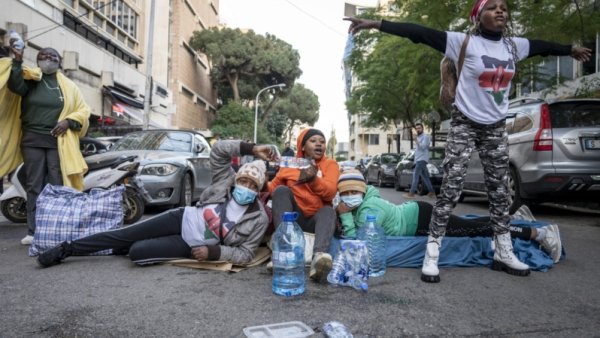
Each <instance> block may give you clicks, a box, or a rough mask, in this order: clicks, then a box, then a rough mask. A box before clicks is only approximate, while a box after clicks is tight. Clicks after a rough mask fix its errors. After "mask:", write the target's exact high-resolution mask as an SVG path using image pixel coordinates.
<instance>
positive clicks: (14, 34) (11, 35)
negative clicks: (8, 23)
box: [9, 29, 25, 50]
mask: <svg viewBox="0 0 600 338" xmlns="http://www.w3.org/2000/svg"><path fill="white" fill-rule="evenodd" d="M9 39H16V40H17V41H15V42H13V45H12V47H13V48H15V49H18V50H23V48H25V42H23V39H22V38H21V36H20V35H19V33H17V31H15V30H14V29H11V30H10V32H9Z"/></svg>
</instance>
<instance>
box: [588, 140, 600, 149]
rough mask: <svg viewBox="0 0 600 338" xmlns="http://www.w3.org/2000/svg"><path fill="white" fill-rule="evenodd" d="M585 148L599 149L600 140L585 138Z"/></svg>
mask: <svg viewBox="0 0 600 338" xmlns="http://www.w3.org/2000/svg"><path fill="white" fill-rule="evenodd" d="M585 149H600V140H585Z"/></svg>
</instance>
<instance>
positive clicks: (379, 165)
mask: <svg viewBox="0 0 600 338" xmlns="http://www.w3.org/2000/svg"><path fill="white" fill-rule="evenodd" d="M403 156H404V154H403V153H400V154H398V153H382V154H377V155H375V156H373V158H372V159H371V161H370V162H369V164H367V169H366V171H365V174H364V175H365V180H366V181H367V184H369V183H371V182H375V183H376V184H377V186H379V187H382V186H384V185H386V184H390V185H391V184H394V170H395V168H396V164H398V162H400V161H401V160H402V158H403Z"/></svg>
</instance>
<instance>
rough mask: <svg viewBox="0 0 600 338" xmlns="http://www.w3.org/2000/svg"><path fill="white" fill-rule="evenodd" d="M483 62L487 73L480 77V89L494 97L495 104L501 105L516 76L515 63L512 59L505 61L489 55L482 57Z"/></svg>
mask: <svg viewBox="0 0 600 338" xmlns="http://www.w3.org/2000/svg"><path fill="white" fill-rule="evenodd" d="M481 61H482V62H483V66H484V68H485V71H484V72H483V73H481V75H480V76H479V87H481V88H482V89H483V90H485V92H486V93H488V94H490V95H492V97H493V98H494V102H496V104H497V105H500V104H501V103H502V101H503V100H504V93H505V92H506V91H507V90H508V87H509V85H510V81H511V80H512V78H513V76H514V75H515V65H514V62H513V60H512V59H511V58H509V59H508V61H504V60H499V59H496V58H493V57H491V56H487V55H482V56H481Z"/></svg>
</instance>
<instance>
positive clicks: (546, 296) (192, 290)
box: [0, 188, 600, 337]
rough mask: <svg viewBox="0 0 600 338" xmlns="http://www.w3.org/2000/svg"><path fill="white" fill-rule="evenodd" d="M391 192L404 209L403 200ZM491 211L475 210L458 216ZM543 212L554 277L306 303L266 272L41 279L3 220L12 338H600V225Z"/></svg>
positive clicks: (414, 275)
mask: <svg viewBox="0 0 600 338" xmlns="http://www.w3.org/2000/svg"><path fill="white" fill-rule="evenodd" d="M381 190H382V194H383V196H384V197H386V198H389V199H391V200H393V201H395V202H401V200H402V199H401V198H400V197H399V196H400V195H399V193H397V192H395V191H394V190H393V189H388V188H384V189H381ZM486 208H487V207H486V204H485V201H482V200H477V199H467V203H463V204H460V205H459V207H458V209H457V212H458V213H477V214H484V213H486ZM533 212H534V214H535V215H536V216H537V217H538V218H539V219H541V220H544V221H550V222H556V223H558V224H560V225H561V231H562V236H563V241H564V243H565V246H566V250H567V259H566V260H565V261H563V262H561V263H560V264H558V265H557V266H556V267H554V268H553V269H551V270H550V271H549V272H546V273H542V272H534V273H532V274H531V276H529V277H526V278H520V277H513V276H509V275H507V274H505V273H499V272H494V271H491V270H490V269H489V268H486V267H478V268H448V269H442V282H441V283H440V284H425V283H422V282H421V281H420V280H419V274H420V273H419V270H418V269H404V268H391V269H388V272H387V273H386V275H385V276H384V277H382V278H380V279H378V280H371V281H369V282H370V283H369V284H370V285H369V292H368V293H367V294H359V293H357V292H355V291H354V290H352V289H350V288H336V287H333V286H328V285H318V284H315V283H312V282H308V284H307V292H306V294H305V295H303V296H301V297H298V298H296V299H283V298H279V297H276V296H274V295H273V294H272V293H271V289H270V285H271V276H270V275H269V274H268V273H267V272H266V271H265V269H264V267H258V268H254V269H250V270H246V271H242V272H240V273H236V274H233V273H217V272H207V271H198V270H191V269H186V268H177V267H171V266H151V267H145V268H140V267H135V266H133V265H132V264H131V262H130V261H129V260H128V259H127V258H124V257H76V258H71V259H68V260H67V261H66V262H65V263H64V264H61V265H59V266H56V267H53V268H49V269H40V268H38V267H37V265H36V263H35V261H34V260H33V259H32V258H28V257H27V255H26V253H27V248H26V247H23V246H21V245H19V239H20V238H21V237H22V236H23V235H24V233H25V227H24V226H23V225H14V224H10V223H8V222H6V220H4V219H0V262H1V263H0V336H2V337H127V336H135V337H175V336H183V337H192V336H194V337H243V333H242V329H243V328H244V327H247V326H253V325H260V324H266V323H277V322H286V321H292V320H300V321H303V322H304V323H306V324H308V325H309V326H310V327H312V328H315V329H319V328H320V327H322V325H323V324H324V323H325V322H327V321H329V320H338V321H341V322H343V323H345V324H346V325H348V326H349V327H350V328H351V330H352V331H353V333H354V334H355V337H375V336H377V337H400V336H421V337H423V336H509V337H591V336H598V332H600V315H599V313H600V258H599V257H600V256H599V255H598V249H597V248H598V243H600V219H599V217H598V216H597V215H590V214H582V213H574V212H569V211H564V210H559V209H552V208H547V207H536V208H533ZM315 336H316V337H322V336H323V335H322V334H321V333H317V334H316V335H315Z"/></svg>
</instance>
